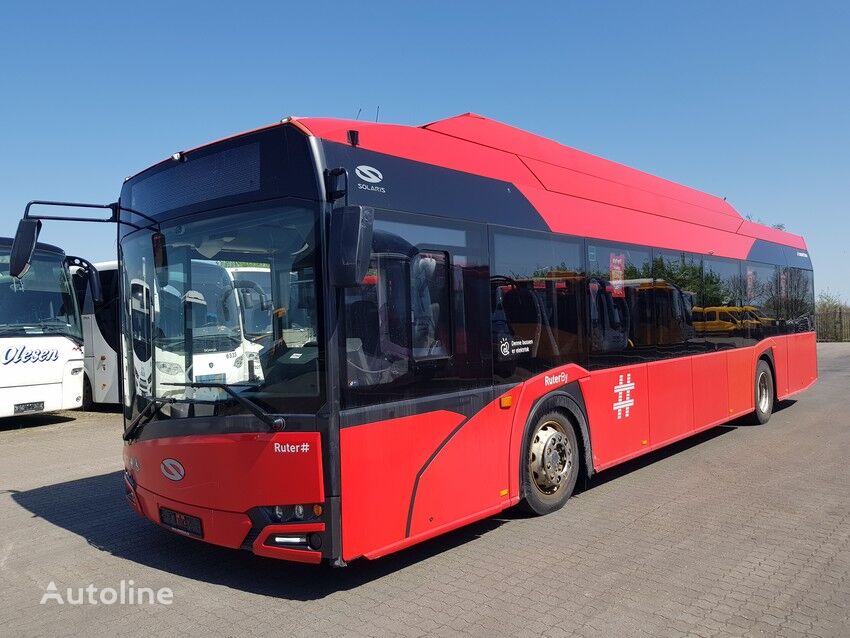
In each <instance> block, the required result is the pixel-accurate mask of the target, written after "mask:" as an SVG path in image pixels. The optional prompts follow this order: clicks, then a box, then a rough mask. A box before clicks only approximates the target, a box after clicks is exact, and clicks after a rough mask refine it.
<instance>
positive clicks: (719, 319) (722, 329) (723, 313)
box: [699, 257, 746, 350]
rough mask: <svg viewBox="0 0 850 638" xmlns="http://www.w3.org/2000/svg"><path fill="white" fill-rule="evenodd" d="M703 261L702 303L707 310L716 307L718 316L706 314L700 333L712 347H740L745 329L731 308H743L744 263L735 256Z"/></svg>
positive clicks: (706, 343) (710, 348)
mask: <svg viewBox="0 0 850 638" xmlns="http://www.w3.org/2000/svg"><path fill="white" fill-rule="evenodd" d="M702 264H703V276H702V290H701V294H700V304H699V305H700V306H701V307H703V308H705V309H706V310H710V309H711V310H714V311H715V315H716V316H715V317H712V318H711V319H709V318H708V317H706V321H705V323H704V324H703V326H702V333H701V334H700V336H702V337H704V338H705V345H706V348H707V349H709V350H714V349H720V348H736V347H740V346H741V345H743V340H744V338H745V336H746V335H745V333H744V330H746V328H744V327H743V324H742V323H740V322H738V321H737V320H736V319H735V318H734V317H733V316H732V315H731V314H730V312H729V309H730V308H737V309H740V308H741V305H742V303H743V298H744V293H745V287H744V280H743V277H742V276H741V265H740V263H739V262H737V261H734V260H732V259H722V258H719V257H706V258H705V259H703V262H702Z"/></svg>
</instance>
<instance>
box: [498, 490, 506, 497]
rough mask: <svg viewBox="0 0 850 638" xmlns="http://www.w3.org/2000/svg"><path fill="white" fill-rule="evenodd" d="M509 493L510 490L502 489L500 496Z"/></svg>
mask: <svg viewBox="0 0 850 638" xmlns="http://www.w3.org/2000/svg"><path fill="white" fill-rule="evenodd" d="M507 495H508V490H502V491H501V492H499V496H507Z"/></svg>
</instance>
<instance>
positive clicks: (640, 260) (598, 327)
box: [587, 242, 656, 368]
mask: <svg viewBox="0 0 850 638" xmlns="http://www.w3.org/2000/svg"><path fill="white" fill-rule="evenodd" d="M587 272H588V278H589V281H591V282H593V281H595V282H596V289H595V292H594V289H593V288H591V289H589V296H590V297H591V298H592V299H593V298H595V299H596V303H597V304H599V303H600V299H601V304H602V307H604V308H609V307H610V308H613V309H614V312H612V311H608V317H609V319H607V320H605V319H604V316H603V315H602V314H598V315H597V319H596V323H595V324H594V323H591V326H590V333H591V350H590V366H591V367H592V368H598V367H605V366H609V365H619V364H621V363H626V362H628V361H630V360H634V359H640V360H646V359H647V357H654V356H655V354H654V352H653V351H652V349H651V348H652V346H654V345H655V343H656V337H655V325H654V318H653V317H654V313H655V309H654V303H655V302H654V288H653V277H652V259H651V253H650V250H649V249H648V248H642V247H638V246H626V245H615V244H608V243H603V242H594V243H590V242H589V243H588V244H587ZM603 320H604V323H603Z"/></svg>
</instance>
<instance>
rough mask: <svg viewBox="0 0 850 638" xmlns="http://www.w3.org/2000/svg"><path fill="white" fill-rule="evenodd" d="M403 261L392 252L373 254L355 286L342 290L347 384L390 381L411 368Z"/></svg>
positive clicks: (404, 262) (367, 385) (406, 271)
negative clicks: (392, 254)
mask: <svg viewBox="0 0 850 638" xmlns="http://www.w3.org/2000/svg"><path fill="white" fill-rule="evenodd" d="M407 280H408V264H407V263H406V260H404V259H400V258H398V257H394V256H391V255H376V256H373V257H372V261H371V263H370V267H369V272H368V274H367V275H366V277H365V278H364V279H363V282H362V283H361V285H360V286H355V287H352V288H348V289H347V290H346V291H345V349H346V358H347V361H348V388H350V389H354V390H356V389H359V388H365V387H369V386H375V385H381V384H386V383H392V382H393V381H396V380H397V379H401V378H403V377H404V376H405V375H407V373H408V371H409V368H410V341H409V326H408V325H407V322H406V321H405V319H406V318H407V317H410V307H409V299H408V296H407V286H406V285H405V281H407Z"/></svg>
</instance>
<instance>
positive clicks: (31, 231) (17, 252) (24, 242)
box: [9, 217, 41, 279]
mask: <svg viewBox="0 0 850 638" xmlns="http://www.w3.org/2000/svg"><path fill="white" fill-rule="evenodd" d="M40 232H41V220H40V219H30V218H28V217H24V218H23V219H22V220H21V221H19V222H18V230H17V232H16V233H15V240H14V241H13V242H12V251H11V253H10V254H9V274H10V275H11V276H12V277H15V278H16V279H19V278H21V277H23V276H24V275H25V274H27V271H28V270H29V269H30V264H31V262H32V254H33V252H34V251H35V244H36V242H37V241H38V234H39V233H40Z"/></svg>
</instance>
